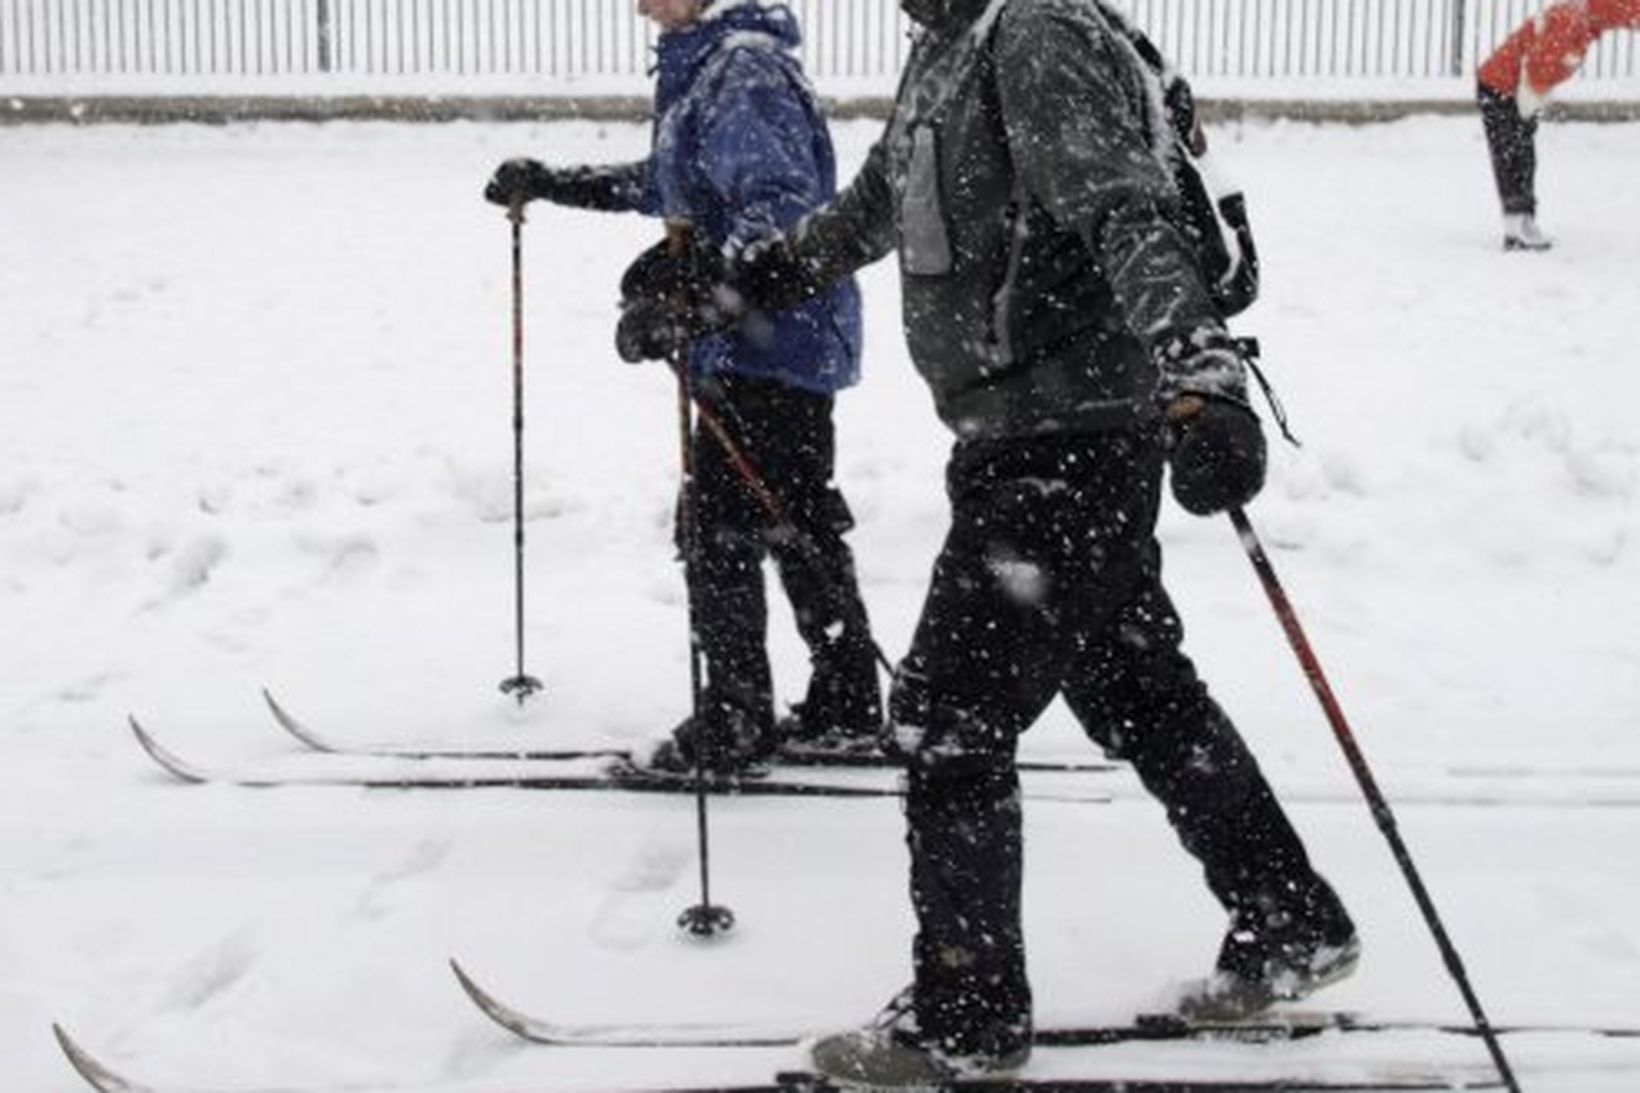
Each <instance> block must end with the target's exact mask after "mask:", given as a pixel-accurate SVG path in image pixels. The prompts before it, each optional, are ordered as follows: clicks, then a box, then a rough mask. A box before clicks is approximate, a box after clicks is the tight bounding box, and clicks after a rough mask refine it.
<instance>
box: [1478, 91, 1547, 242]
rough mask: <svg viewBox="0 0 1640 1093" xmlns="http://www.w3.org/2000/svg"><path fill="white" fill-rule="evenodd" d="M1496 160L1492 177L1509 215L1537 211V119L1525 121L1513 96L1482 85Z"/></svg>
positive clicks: (1480, 98) (1490, 147) (1482, 102)
mask: <svg viewBox="0 0 1640 1093" xmlns="http://www.w3.org/2000/svg"><path fill="white" fill-rule="evenodd" d="M1475 98H1476V101H1477V102H1478V103H1479V104H1480V108H1481V125H1482V127H1483V128H1484V129H1485V131H1486V149H1487V152H1488V153H1489V154H1490V155H1491V158H1492V178H1493V181H1495V182H1496V183H1497V186H1498V200H1499V201H1500V202H1502V204H1503V211H1504V212H1505V213H1510V214H1513V213H1526V214H1528V215H1531V214H1535V213H1536V212H1537V190H1536V177H1537V119H1536V118H1523V117H1521V113H1520V106H1519V104H1518V102H1517V101H1516V99H1515V97H1514V96H1513V95H1500V94H1499V93H1498V92H1496V91H1494V90H1492V89H1491V88H1490V87H1487V86H1486V85H1485V84H1479V85H1478V86H1477V88H1476V91H1475Z"/></svg>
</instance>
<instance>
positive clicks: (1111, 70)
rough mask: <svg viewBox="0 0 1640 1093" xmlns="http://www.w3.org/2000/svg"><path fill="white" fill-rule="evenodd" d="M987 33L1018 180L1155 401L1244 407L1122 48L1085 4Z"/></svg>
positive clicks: (1047, 2)
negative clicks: (1104, 286) (1067, 247)
mask: <svg viewBox="0 0 1640 1093" xmlns="http://www.w3.org/2000/svg"><path fill="white" fill-rule="evenodd" d="M996 35H997V37H996V39H995V49H996V53H995V60H996V71H997V87H998V92H999V96H1000V100H1001V107H1002V115H1003V125H1004V128H1005V130H1006V134H1007V140H1008V148H1009V153H1010V155H1011V156H1012V157H1013V159H1014V170H1015V173H1016V177H1017V181H1018V183H1019V185H1021V186H1022V187H1023V189H1024V191H1025V192H1026V194H1027V195H1028V196H1029V197H1031V198H1033V199H1035V200H1036V201H1037V202H1038V203H1040V204H1041V205H1042V207H1043V208H1045V209H1046V210H1047V211H1048V212H1049V214H1050V215H1052V216H1053V217H1054V219H1055V220H1056V221H1058V222H1059V223H1060V224H1061V225H1063V226H1065V227H1066V228H1068V229H1070V230H1071V231H1074V232H1075V233H1076V234H1078V235H1079V236H1081V237H1082V239H1083V240H1084V242H1085V243H1086V244H1087V246H1088V248H1089V251H1090V253H1091V255H1092V258H1093V260H1094V261H1095V262H1096V263H1097V264H1098V266H1099V269H1100V271H1101V272H1102V273H1103V274H1104V276H1105V278H1106V279H1107V280H1108V281H1109V282H1110V285H1111V289H1112V291H1113V292H1114V293H1115V296H1116V300H1117V303H1118V305H1119V306H1120V307H1121V308H1122V311H1123V315H1124V318H1125V320H1126V325H1127V326H1128V328H1129V330H1131V331H1132V333H1133V334H1134V335H1135V336H1136V337H1137V338H1138V339H1139V340H1140V342H1141V343H1142V344H1143V345H1144V346H1145V348H1146V349H1147V350H1148V351H1149V353H1150V354H1151V356H1152V358H1153V359H1154V360H1155V361H1156V364H1157V367H1158V370H1159V376H1160V380H1159V388H1158V390H1157V392H1156V394H1157V397H1158V398H1159V399H1161V400H1163V401H1166V400H1168V399H1171V398H1173V397H1174V396H1176V395H1178V394H1181V393H1183V392H1186V391H1190V392H1196V393H1200V394H1209V395H1218V396H1222V397H1227V398H1234V399H1237V400H1238V401H1244V400H1245V398H1246V375H1245V370H1244V369H1243V367H1242V364H1241V362H1240V359H1239V357H1237V355H1236V354H1235V353H1234V352H1231V351H1230V350H1229V349H1228V344H1229V336H1228V334H1227V333H1226V331H1225V329H1224V324H1223V322H1222V320H1221V319H1220V318H1219V316H1218V312H1217V310H1216V309H1215V307H1214V305H1213V302H1212V298H1211V296H1210V295H1209V293H1208V290H1207V286H1206V285H1205V284H1204V283H1203V280H1202V275H1201V273H1200V271H1199V270H1198V268H1197V265H1196V259H1195V256H1194V254H1193V252H1192V251H1191V250H1190V246H1189V244H1188V242H1187V241H1186V240H1185V239H1184V237H1183V235H1182V234H1181V233H1180V232H1179V230H1178V229H1177V228H1176V227H1175V226H1174V220H1173V219H1172V217H1171V216H1170V215H1169V211H1170V209H1171V205H1172V203H1174V202H1175V201H1177V194H1176V193H1175V192H1174V188H1173V182H1172V179H1171V176H1170V175H1169V174H1168V172H1167V169H1166V167H1165V165H1164V164H1163V162H1162V160H1161V157H1160V154H1159V152H1158V151H1157V150H1156V149H1155V148H1154V147H1153V146H1152V144H1151V139H1150V136H1149V128H1148V127H1147V126H1146V124H1145V116H1144V111H1145V110H1146V102H1145V99H1144V97H1143V96H1144V94H1145V90H1144V87H1143V85H1142V83H1141V82H1140V80H1139V79H1138V76H1137V72H1136V69H1135V65H1136V64H1137V61H1136V59H1135V58H1134V57H1132V56H1131V53H1130V51H1129V50H1128V47H1127V46H1126V45H1125V43H1122V42H1120V41H1119V40H1118V39H1117V38H1116V35H1115V33H1114V32H1113V31H1112V30H1111V28H1110V27H1109V26H1108V24H1106V23H1105V22H1104V20H1103V19H1101V18H1100V17H1098V16H1097V15H1096V14H1094V13H1092V12H1091V11H1090V10H1089V8H1088V6H1087V5H1084V4H1073V3H1067V2H1063V0H1040V2H1031V3H1018V4H1011V5H1010V6H1009V7H1008V8H1007V9H1006V10H1005V11H1004V12H1003V14H1002V16H1001V18H1000V20H999V22H998V24H997V27H996ZM1125 77H1126V78H1125Z"/></svg>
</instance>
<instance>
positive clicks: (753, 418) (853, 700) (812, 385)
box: [485, 0, 882, 771]
mask: <svg viewBox="0 0 1640 1093" xmlns="http://www.w3.org/2000/svg"><path fill="white" fill-rule="evenodd" d="M639 10H640V11H641V12H642V13H643V14H644V15H646V16H648V17H649V18H650V19H651V20H653V21H654V22H655V23H656V24H658V25H659V26H660V28H661V31H662V33H661V35H660V37H659V42H658V45H657V79H656V86H655V106H654V115H655V122H654V132H653V144H652V149H651V152H650V155H649V156H648V157H647V158H645V159H643V160H641V161H639V162H636V163H630V164H622V165H613V166H574V167H547V166H545V165H543V164H541V163H539V162H536V161H534V160H528V159H524V160H509V161H508V162H506V163H503V164H502V165H501V166H500V168H499V169H498V170H497V171H496V173H495V176H494V178H492V180H491V181H490V184H489V186H488V187H487V188H486V190H485V196H486V198H488V199H489V200H491V201H494V202H497V203H499V204H507V203H509V202H510V201H512V200H513V199H514V198H515V197H522V198H525V199H528V198H540V199H544V200H547V201H552V202H556V203H559V204H564V205H572V206H578V207H582V208H589V209H603V210H612V211H636V212H640V213H645V214H648V215H651V216H659V217H664V218H666V219H667V221H668V222H669V223H677V222H680V221H681V222H686V223H687V224H688V225H689V230H690V232H691V233H692V237H693V239H694V241H695V242H696V243H697V244H702V245H705V246H708V247H711V248H721V247H729V248H736V249H738V248H740V247H744V246H745V245H747V244H748V243H750V242H752V241H754V240H757V239H760V238H763V237H766V236H769V235H772V234H774V233H776V232H779V231H782V230H785V229H788V228H791V227H792V226H793V225H795V224H796V222H797V220H798V219H799V218H800V217H801V216H802V215H803V214H804V213H807V212H809V211H810V210H812V209H813V208H815V207H816V206H817V205H819V204H821V203H822V202H824V201H825V200H827V199H828V198H830V197H832V196H833V195H834V194H835V192H836V166H835V159H834V155H833V151H832V145H831V138H830V134H829V132H828V130H827V128H826V123H825V120H824V118H823V117H822V116H821V113H820V109H819V105H818V103H817V101H816V99H815V96H814V94H813V92H812V91H811V89H810V87H809V85H808V83H807V81H806V80H805V78H804V76H803V73H802V70H801V68H800V65H799V62H798V60H797V58H796V56H795V54H794V53H793V50H795V48H796V47H797V45H798V42H799V31H798V25H797V22H796V19H795V17H794V16H793V15H792V13H791V11H790V10H789V9H788V8H786V7H785V6H784V5H782V4H778V3H772V4H765V3H757V2H753V0H717V2H716V3H713V4H711V5H710V6H707V5H706V4H704V3H703V2H701V0H640V3H639ZM688 367H689V369H690V372H691V375H692V377H693V380H694V388H695V392H696V395H697V396H698V397H699V399H700V400H701V402H702V404H703V406H704V408H705V411H706V412H707V413H710V414H711V415H712V416H713V417H714V418H715V419H716V420H717V421H719V422H721V423H722V425H723V426H724V428H725V429H726V430H727V432H728V433H729V435H730V439H731V441H732V443H733V445H734V448H735V449H736V451H738V452H739V453H741V454H743V455H744V457H745V459H746V461H747V462H748V463H749V464H750V467H751V468H752V469H753V470H754V471H755V474H756V476H757V477H758V478H759V479H761V481H762V483H763V484H765V485H766V486H767V487H768V489H769V490H770V491H771V492H772V494H773V497H774V498H775V500H776V501H777V503H778V511H779V514H780V516H781V518H782V519H781V521H780V522H779V523H776V522H775V521H774V520H773V517H772V515H771V512H770V511H769V510H768V507H767V505H766V502H765V501H763V500H761V499H760V498H759V497H758V496H757V493H756V492H755V488H754V486H753V485H752V484H751V483H749V482H748V480H747V479H746V478H745V477H744V475H743V473H742V471H741V470H739V469H737V468H736V466H735V463H734V459H735V456H734V453H733V452H731V451H730V450H729V449H728V447H727V446H726V445H724V444H723V443H721V441H720V439H719V438H717V437H715V436H713V435H711V434H710V432H709V431H708V430H707V429H705V428H700V429H698V430H697V435H696V436H695V437H694V440H693V454H694V460H695V495H694V508H695V514H696V517H695V518H696V527H697V529H698V532H697V535H696V541H697V544H698V556H697V563H696V565H694V566H693V567H690V568H691V569H692V572H693V576H692V577H691V583H690V587H689V597H690V604H691V617H692V619H693V620H694V621H693V625H694V627H695V632H696V634H697V635H698V638H699V641H700V643H701V646H702V651H703V653H704V660H705V666H706V681H705V688H704V690H705V698H704V702H703V709H702V710H701V711H699V716H700V720H699V721H698V722H697V721H696V720H695V718H694V717H693V716H692V717H691V718H689V719H687V720H686V721H685V722H684V723H683V724H682V725H681V726H680V727H679V729H678V730H677V732H675V733H674V736H673V740H672V741H670V742H669V743H668V744H667V745H663V746H662V748H661V749H660V750H659V751H658V752H657V753H656V754H655V756H654V757H653V759H652V760H651V761H652V762H653V763H654V764H655V765H657V766H661V767H667V768H673V769H682V768H687V767H689V766H691V765H692V764H693V762H694V760H695V758H696V751H697V749H698V750H699V755H700V758H701V760H702V762H703V763H704V764H705V765H706V766H707V767H709V768H712V769H715V770H720V771H733V770H736V769H740V768H741V767H743V766H744V765H745V764H747V763H748V762H751V761H753V760H755V759H757V758H760V757H762V756H764V755H765V754H767V753H768V752H769V751H771V750H772V749H773V748H775V747H776V746H777V745H778V744H782V743H785V744H788V745H789V744H791V743H792V742H793V741H794V740H795V742H796V743H797V744H800V745H801V744H807V745H813V746H819V747H843V748H851V747H855V748H874V747H875V746H876V741H877V734H878V731H879V729H880V728H881V722H882V702H881V692H880V689H879V685H878V681H877V674H876V673H877V669H876V660H875V655H876V649H875V646H874V645H873V643H872V639H871V633H870V628H869V625H868V622H867V616H866V610H865V606H864V603H863V602H862V600H861V597H860V592H859V587H858V583H857V580H856V576H855V570H854V560H853V556H852V554H851V552H850V550H849V548H848V546H847V544H846V543H845V542H844V540H843V535H844V533H845V532H847V531H848V530H849V529H850V528H851V527H852V526H853V518H852V516H851V515H850V512H849V508H848V505H847V503H846V502H845V501H844V498H843V495H842V494H841V492H839V490H838V489H837V487H836V486H835V484H834V483H833V469H834V463H835V436H834V430H833V424H832V411H833V404H834V397H835V395H836V393H837V392H838V391H840V390H842V389H843V388H846V387H849V386H851V385H853V384H854V383H856V382H857V381H858V379H859V375H860V297H859V290H858V288H857V287H856V286H855V284H854V283H853V281H852V280H849V279H842V280H839V282H838V283H837V284H836V285H835V286H832V287H831V288H830V289H829V290H828V291H826V292H824V293H820V294H818V295H816V296H815V297H813V298H812V299H809V300H806V301H804V302H802V303H800V304H798V305H797V306H795V307H793V308H791V309H789V310H786V311H783V312H780V313H777V314H773V315H771V316H769V317H768V318H767V321H765V322H763V323H760V324H758V326H757V328H756V329H755V330H754V329H750V328H748V329H745V330H741V331H733V332H725V333H721V334H717V335H714V336H710V337H705V338H701V339H699V340H697V341H696V342H695V343H694V344H693V345H692V346H691V347H690V349H689V353H688ZM681 545H682V544H681V541H680V546H681ZM766 555H772V556H773V558H774V561H775V563H776V566H777V568H778V571H779V575H780V579H781V582H782V584H783V585H784V587H785V590H786V594H787V596H788V597H789V598H790V600H791V604H792V609H793V612H794V614H795V616H796V620H797V626H798V629H799V631H800V632H801V634H802V637H803V639H804V641H805V642H806V644H807V646H808V649H809V654H810V660H811V664H812V675H811V679H810V683H809V686H808V690H807V694H806V697H805V698H804V699H803V700H802V701H801V702H800V703H798V704H796V706H795V708H794V716H793V717H791V718H789V719H786V720H785V721H784V722H783V723H782V725H781V726H780V735H781V736H783V737H786V738H788V739H787V740H777V738H776V733H775V725H774V717H775V715H774V695H773V685H772V682H771V675H770V669H769V658H768V653H767V649H766V631H767V608H766V603H765V599H764V588H763V576H762V568H761V566H762V560H763V558H764V557H765V556H766Z"/></svg>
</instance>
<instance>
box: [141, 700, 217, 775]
mask: <svg viewBox="0 0 1640 1093" xmlns="http://www.w3.org/2000/svg"><path fill="white" fill-rule="evenodd" d="M125 719H126V721H127V722H128V723H129V724H130V726H131V732H132V734H133V735H135V736H136V738H137V743H138V744H139V745H140V746H141V747H142V750H143V751H145V752H147V753H148V756H149V758H151V759H153V761H154V762H156V763H158V764H159V765H160V766H161V767H163V768H165V770H166V772H167V773H168V774H170V775H171V776H172V777H174V778H178V779H181V780H182V781H184V782H191V783H194V784H196V785H197V784H201V783H204V782H208V781H210V779H209V778H207V777H206V776H205V775H204V774H202V773H200V772H199V771H197V770H195V769H194V768H193V767H190V766H189V765H188V764H187V763H186V762H184V761H183V760H182V759H180V758H178V757H177V756H175V755H173V754H172V753H171V752H169V751H167V750H166V749H165V748H164V747H163V746H161V744H160V742H159V741H158V740H155V739H154V738H153V736H151V735H150V734H149V732H148V730H147V729H145V728H143V727H142V722H140V721H138V720H137V718H136V715H135V714H127V715H126V718H125Z"/></svg>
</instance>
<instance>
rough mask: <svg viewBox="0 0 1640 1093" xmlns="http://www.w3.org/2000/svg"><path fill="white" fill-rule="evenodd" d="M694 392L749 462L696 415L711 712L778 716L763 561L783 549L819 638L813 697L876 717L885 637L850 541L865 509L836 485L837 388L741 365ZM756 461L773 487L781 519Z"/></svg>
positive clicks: (699, 575) (793, 587) (796, 607)
mask: <svg viewBox="0 0 1640 1093" xmlns="http://www.w3.org/2000/svg"><path fill="white" fill-rule="evenodd" d="M695 394H696V397H697V398H698V399H699V401H700V403H701V405H702V407H704V413H710V414H711V415H712V417H713V418H714V419H715V420H716V421H717V422H718V423H720V424H721V426H722V428H723V429H724V430H725V431H726V432H727V434H728V435H729V437H730V438H731V440H732V442H733V444H734V447H735V449H736V450H737V451H738V452H739V453H740V454H741V455H742V456H743V457H744V459H745V463H746V466H745V467H737V466H736V465H735V462H734V459H733V457H732V456H731V454H730V452H729V450H728V448H727V447H726V446H725V445H724V444H723V443H722V442H721V440H720V439H719V438H718V437H717V436H716V435H714V433H713V431H712V429H711V428H710V427H709V426H708V424H707V422H706V421H705V419H704V413H703V414H702V415H698V416H697V421H696V427H695V434H694V437H693V438H692V451H693V456H694V464H695V497H694V504H695V516H696V521H697V525H696V531H697V549H698V555H697V557H696V560H695V564H694V566H693V567H692V568H693V572H692V575H691V577H690V582H689V599H690V610H691V613H692V615H691V617H692V618H693V620H694V622H693V625H694V626H695V630H696V634H697V635H698V638H699V640H700V643H701V647H702V651H703V653H704V658H705V662H706V677H707V678H706V698H707V711H708V716H711V714H712V712H713V711H714V710H720V709H722V708H723V707H730V708H732V709H733V711H734V712H736V713H738V714H741V715H745V716H747V717H749V718H750V719H751V720H752V721H753V722H754V723H755V724H757V725H758V726H760V727H762V728H764V729H768V728H771V727H772V725H773V721H774V689H773V683H772V680H771V675H770V670H769V656H768V650H767V631H768V607H767V602H766V600H765V598H764V588H763V571H762V563H763V559H764V558H765V557H773V559H774V562H775V566H776V568H777V570H778V572H779V576H780V582H781V584H782V586H783V587H784V588H785V591H786V595H787V597H788V598H789V599H790V601H791V605H792V611H793V614H794V615H795V617H796V621H797V628H798V631H799V633H801V635H802V637H803V640H804V643H805V644H806V645H807V646H808V650H809V657H810V662H811V665H812V668H813V673H812V676H811V681H810V685H809V695H810V697H811V698H812V699H814V700H817V701H818V700H819V699H820V698H821V697H822V696H824V697H825V698H826V699H827V700H831V701H837V702H842V703H845V704H846V703H854V704H855V705H858V706H860V707H868V708H869V709H868V715H867V716H869V718H870V720H871V723H872V725H873V726H875V725H876V723H877V722H878V721H879V720H880V707H881V701H880V692H879V687H878V682H877V665H876V660H875V655H874V651H875V646H874V645H873V644H872V641H871V631H870V627H869V624H868V621H867V617H866V609H865V604H864V603H863V601H862V600H861V598H860V589H859V583H858V581H857V579H856V577H855V571H854V556H853V554H852V553H851V552H850V550H849V548H848V545H847V544H846V543H845V542H844V541H843V535H844V533H845V532H847V531H848V530H849V529H850V528H852V527H853V526H854V518H853V516H852V515H851V514H850V512H849V509H848V504H847V503H846V502H845V501H844V499H843V495H842V493H841V492H839V491H838V489H837V488H836V487H835V486H834V485H833V483H832V475H833V470H834V467H835V463H836V441H835V434H834V431H833V427H832V407H833V403H834V399H833V397H832V396H831V395H826V394H819V393H815V392H812V391H806V390H803V389H802V388H798V387H792V386H789V385H787V384H783V383H779V382H776V381H774V380H767V379H760V378H754V377H749V376H740V375H732V374H723V375H719V376H715V377H711V378H709V379H705V380H701V381H697V383H696V385H695ZM746 471H750V472H751V473H753V474H755V475H756V476H757V478H758V479H759V480H761V482H762V483H763V485H764V486H765V487H766V488H767V490H768V493H769V496H770V497H772V499H773V501H774V504H775V506H776V507H777V509H778V511H779V514H780V517H781V519H777V518H776V516H775V514H774V513H771V511H770V509H769V505H768V503H767V501H766V499H764V498H760V497H759V495H758V493H757V490H756V489H755V488H754V486H753V485H752V483H751V482H750V481H749V480H748V478H747V475H746V473H745V472H746ZM680 516H681V514H680ZM679 545H680V549H681V548H683V545H684V544H683V542H682V528H681V519H680V522H679Z"/></svg>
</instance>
